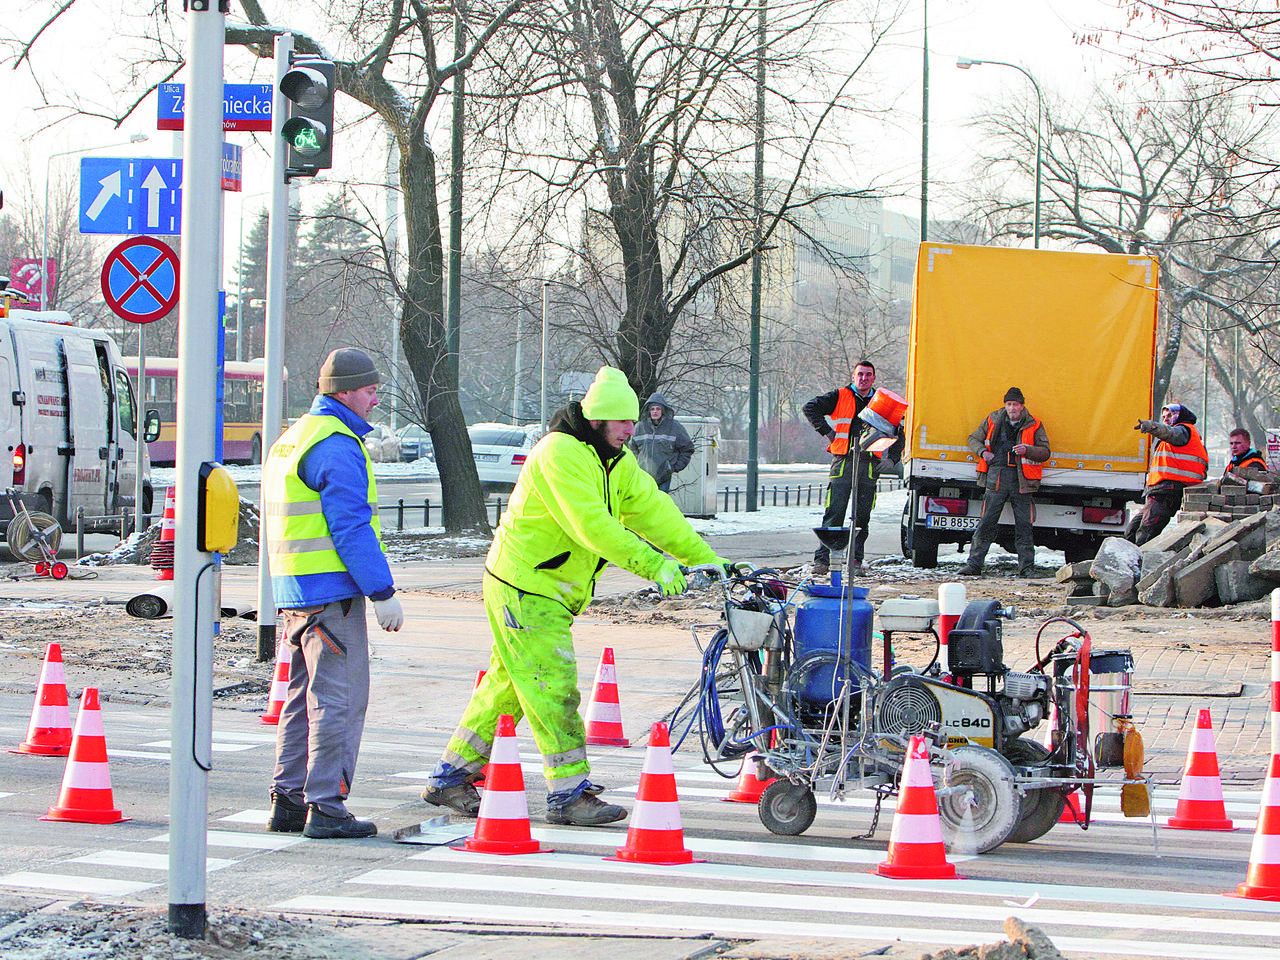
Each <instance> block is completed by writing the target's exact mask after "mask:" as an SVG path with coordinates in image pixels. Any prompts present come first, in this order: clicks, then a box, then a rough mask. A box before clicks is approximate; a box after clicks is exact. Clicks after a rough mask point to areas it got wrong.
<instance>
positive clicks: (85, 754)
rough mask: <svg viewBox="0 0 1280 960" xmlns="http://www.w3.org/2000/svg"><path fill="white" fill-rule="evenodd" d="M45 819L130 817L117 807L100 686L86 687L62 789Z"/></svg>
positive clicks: (117, 820)
mask: <svg viewBox="0 0 1280 960" xmlns="http://www.w3.org/2000/svg"><path fill="white" fill-rule="evenodd" d="M40 819H41V820H65V821H70V822H71V823H121V822H122V821H125V820H128V819H129V818H128V817H125V816H122V815H121V814H120V811H119V810H117V809H116V808H115V800H114V799H113V798H112V795H111V772H110V771H109V770H108V769H107V738H106V736H105V735H104V734H103V732H102V711H101V710H100V709H99V707H98V688H97V687H85V688H84V694H83V695H82V696H81V698H80V710H79V712H78V713H77V714H76V730H75V736H74V737H73V738H72V740H71V755H70V756H69V757H67V767H66V770H65V772H64V773H63V774H62V793H61V794H60V795H59V797H58V802H57V804H55V805H54V806H52V807H50V808H49V812H48V813H47V814H46V815H45V816H43V817H41V818H40Z"/></svg>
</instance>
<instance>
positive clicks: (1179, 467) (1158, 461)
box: [1147, 423, 1209, 487]
mask: <svg viewBox="0 0 1280 960" xmlns="http://www.w3.org/2000/svg"><path fill="white" fill-rule="evenodd" d="M1179 426H1184V427H1186V428H1187V430H1188V431H1190V433H1191V438H1190V439H1189V440H1188V441H1187V442H1186V443H1185V444H1183V445H1182V446H1180V447H1175V446H1174V445H1173V444H1171V443H1169V442H1168V441H1167V440H1161V441H1160V442H1159V443H1157V444H1156V448H1155V450H1154V451H1153V452H1152V456H1151V470H1150V472H1149V473H1148V474H1147V486H1149V487H1152V486H1155V485H1156V484H1157V483H1159V482H1160V481H1161V480H1177V481H1178V482H1179V483H1200V482H1202V481H1203V480H1204V479H1205V477H1207V476H1208V475H1209V452H1208V451H1207V450H1205V448H1204V441H1203V440H1201V439H1200V434H1199V433H1197V432H1196V428H1195V427H1194V426H1192V425H1191V424H1189V423H1185V424H1179Z"/></svg>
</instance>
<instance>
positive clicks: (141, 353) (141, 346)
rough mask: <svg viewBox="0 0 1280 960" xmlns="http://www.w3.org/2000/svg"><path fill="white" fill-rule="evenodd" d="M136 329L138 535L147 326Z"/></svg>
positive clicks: (135, 510) (137, 525) (135, 487)
mask: <svg viewBox="0 0 1280 960" xmlns="http://www.w3.org/2000/svg"><path fill="white" fill-rule="evenodd" d="M137 327H138V402H137V408H136V409H135V410H134V411H133V412H134V419H136V420H137V431H136V435H135V437H134V440H135V442H136V444H137V447H136V449H137V460H136V461H135V462H136V464H137V467H138V475H137V476H136V477H134V481H133V513H134V525H133V528H134V530H135V531H137V532H139V533H140V532H141V531H142V513H143V511H142V496H143V483H142V481H143V479H144V478H143V476H142V473H143V471H142V464H143V459H142V458H143V453H144V451H143V445H144V444H145V443H146V441H145V440H143V439H142V428H143V424H144V423H145V422H146V402H145V397H146V393H147V326H146V324H143V323H139V324H137Z"/></svg>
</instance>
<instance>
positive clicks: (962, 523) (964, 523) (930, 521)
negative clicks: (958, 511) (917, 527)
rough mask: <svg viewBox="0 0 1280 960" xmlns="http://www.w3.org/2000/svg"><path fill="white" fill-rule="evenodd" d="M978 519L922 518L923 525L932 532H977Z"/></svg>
mask: <svg viewBox="0 0 1280 960" xmlns="http://www.w3.org/2000/svg"><path fill="white" fill-rule="evenodd" d="M980 519H981V518H980V517H938V516H929V517H925V518H924V525H925V526H926V527H931V528H933V529H934V530H977V529H978V521H979V520H980Z"/></svg>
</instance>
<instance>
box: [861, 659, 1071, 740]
mask: <svg viewBox="0 0 1280 960" xmlns="http://www.w3.org/2000/svg"><path fill="white" fill-rule="evenodd" d="M996 679H998V680H999V681H1000V682H999V689H998V690H996V691H995V692H993V693H982V692H979V691H977V690H970V689H967V688H965V687H957V686H954V685H953V684H950V683H947V682H945V681H943V680H941V679H938V678H935V677H929V676H925V675H923V674H917V673H908V674H899V675H898V676H896V677H894V678H893V679H892V680H890V681H889V682H888V683H887V684H885V686H884V688H883V690H881V692H880V694H879V696H878V697H877V698H876V705H875V718H874V723H875V732H876V733H877V734H890V735H894V736H900V737H907V736H910V735H911V734H913V733H925V732H927V731H929V730H930V729H933V728H934V727H935V726H936V727H937V728H938V729H941V730H942V732H943V733H944V734H945V736H946V745H947V746H954V745H957V744H961V743H974V744H977V745H978V746H983V747H991V748H992V749H994V750H999V749H1000V748H1001V746H1002V745H1003V744H1004V742H1005V741H1006V740H1011V739H1013V738H1014V737H1017V736H1020V735H1022V734H1023V733H1026V732H1027V731H1028V730H1030V729H1031V728H1033V727H1035V726H1036V725H1037V724H1039V723H1040V721H1042V720H1043V719H1044V718H1045V716H1046V715H1047V714H1048V709H1049V678H1048V677H1046V676H1044V675H1043V674H1031V673H1013V672H1008V673H1005V674H1004V675H1003V676H1002V677H999V678H996Z"/></svg>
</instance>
